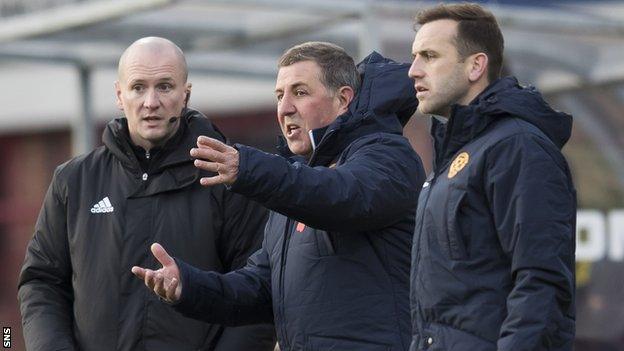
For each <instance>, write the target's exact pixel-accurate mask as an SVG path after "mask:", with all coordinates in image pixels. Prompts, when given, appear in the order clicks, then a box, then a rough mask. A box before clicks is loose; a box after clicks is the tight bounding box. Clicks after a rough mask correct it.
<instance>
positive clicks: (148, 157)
mask: <svg viewBox="0 0 624 351" xmlns="http://www.w3.org/2000/svg"><path fill="white" fill-rule="evenodd" d="M145 158H146V159H148V160H149V159H150V152H149V150H147V151H145Z"/></svg>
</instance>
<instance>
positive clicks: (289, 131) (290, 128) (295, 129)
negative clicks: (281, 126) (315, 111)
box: [286, 124, 301, 137]
mask: <svg viewBox="0 0 624 351" xmlns="http://www.w3.org/2000/svg"><path fill="white" fill-rule="evenodd" d="M300 129H301V128H300V127H299V126H298V125H296V124H288V125H286V136H289V137H290V136H293V135H295V134H296V133H299V130H300Z"/></svg>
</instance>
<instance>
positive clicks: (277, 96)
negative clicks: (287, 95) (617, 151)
mask: <svg viewBox="0 0 624 351" xmlns="http://www.w3.org/2000/svg"><path fill="white" fill-rule="evenodd" d="M283 97H284V94H277V95H275V98H276V99H277V102H280V101H282V98H283Z"/></svg>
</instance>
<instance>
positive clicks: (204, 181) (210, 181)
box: [199, 174, 232, 186]
mask: <svg viewBox="0 0 624 351" xmlns="http://www.w3.org/2000/svg"><path fill="white" fill-rule="evenodd" d="M199 184H201V185H203V186H213V185H217V184H232V182H229V181H228V178H226V177H224V176H223V175H221V174H219V175H216V176H214V177H203V178H201V179H200V180H199Z"/></svg>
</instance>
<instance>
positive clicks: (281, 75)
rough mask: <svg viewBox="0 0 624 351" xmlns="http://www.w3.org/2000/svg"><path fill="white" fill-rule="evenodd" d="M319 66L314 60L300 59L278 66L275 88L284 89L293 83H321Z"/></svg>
mask: <svg viewBox="0 0 624 351" xmlns="http://www.w3.org/2000/svg"><path fill="white" fill-rule="evenodd" d="M320 77H321V67H320V66H319V65H318V64H317V63H316V62H314V61H301V62H297V63H293V64H292V65H289V66H284V67H280V69H279V71H278V72H277V80H276V82H275V88H276V89H284V88H285V87H288V86H289V85H293V84H306V85H310V86H312V85H317V84H321V81H320Z"/></svg>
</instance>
